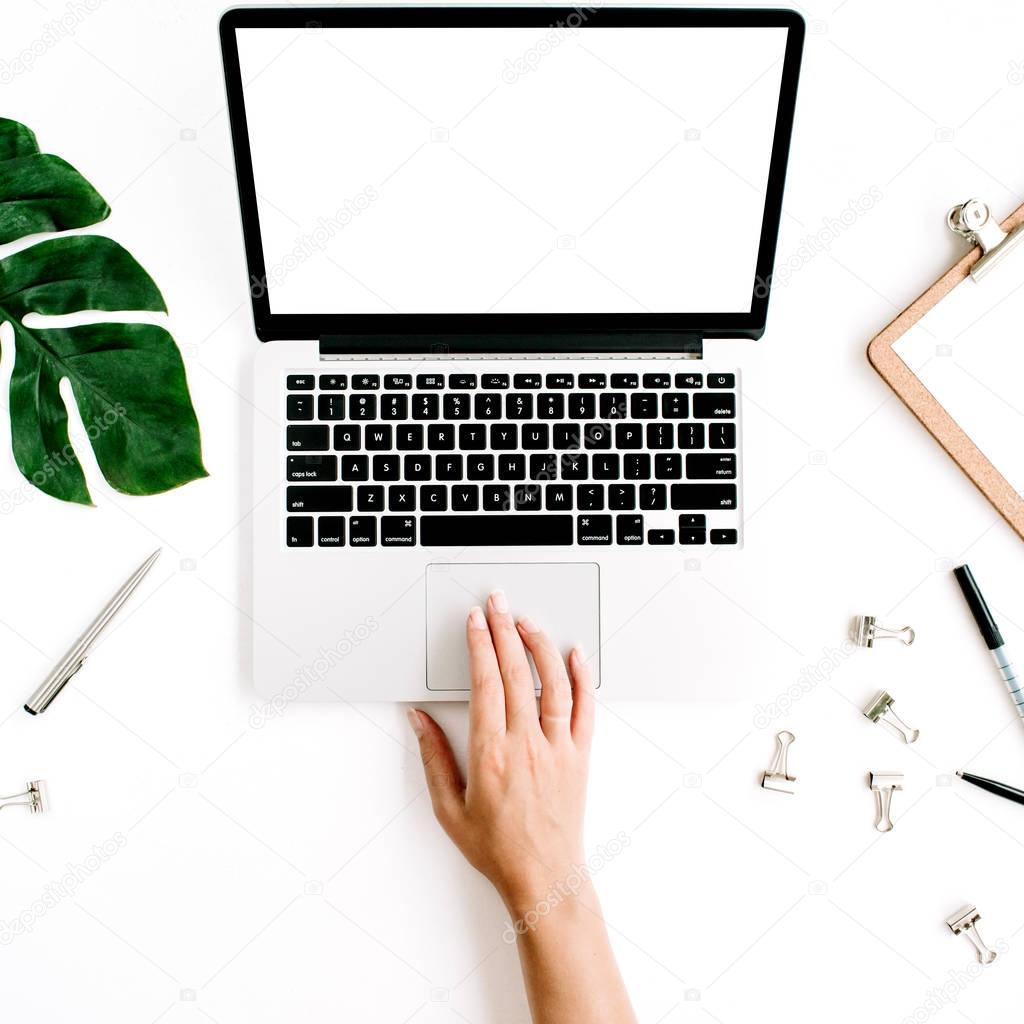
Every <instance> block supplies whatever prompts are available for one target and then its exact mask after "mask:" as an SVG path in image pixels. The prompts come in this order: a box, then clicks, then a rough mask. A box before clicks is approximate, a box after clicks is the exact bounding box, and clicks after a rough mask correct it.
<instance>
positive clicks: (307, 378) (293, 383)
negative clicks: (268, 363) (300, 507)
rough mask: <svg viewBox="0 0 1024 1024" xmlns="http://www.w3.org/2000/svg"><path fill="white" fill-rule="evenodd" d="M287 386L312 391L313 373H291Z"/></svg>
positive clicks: (297, 389) (289, 388)
mask: <svg viewBox="0 0 1024 1024" xmlns="http://www.w3.org/2000/svg"><path fill="white" fill-rule="evenodd" d="M286 386H287V388H288V390H289V391H312V390H313V387H314V382H313V374H311V373H290V374H288V377H287V379H286ZM311 528H312V525H311Z"/></svg>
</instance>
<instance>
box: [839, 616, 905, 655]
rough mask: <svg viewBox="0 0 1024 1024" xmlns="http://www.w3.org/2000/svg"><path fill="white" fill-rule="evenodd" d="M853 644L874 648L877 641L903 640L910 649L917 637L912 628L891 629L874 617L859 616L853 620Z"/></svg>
mask: <svg viewBox="0 0 1024 1024" xmlns="http://www.w3.org/2000/svg"><path fill="white" fill-rule="evenodd" d="M851 635H852V636H853V642H854V643H855V644H857V646H858V647H874V646H875V641H876V640H889V639H893V640H901V641H902V642H903V643H904V644H906V645H907V647H909V646H910V645H911V644H912V643H913V642H914V638H915V636H916V635H917V634H916V633H915V632H914V631H913V630H912V629H911V628H910V626H900V627H899V629H891V628H890V627H889V626H882V625H880V624H879V623H878V622H877V621H876V619H875V617H874V615H858V616H857V617H856V618H855V619H854V620H853V629H852V630H851Z"/></svg>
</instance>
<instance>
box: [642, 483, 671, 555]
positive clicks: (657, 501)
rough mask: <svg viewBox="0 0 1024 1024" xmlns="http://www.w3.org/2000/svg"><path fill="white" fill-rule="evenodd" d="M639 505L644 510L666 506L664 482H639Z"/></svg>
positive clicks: (666, 491)
mask: <svg viewBox="0 0 1024 1024" xmlns="http://www.w3.org/2000/svg"><path fill="white" fill-rule="evenodd" d="M640 507H641V508H642V509H644V510H645V511H653V510H655V509H663V508H668V488H667V487H666V486H665V485H664V484H641V485H640ZM672 543H673V544H674V543H675V541H673V542H672Z"/></svg>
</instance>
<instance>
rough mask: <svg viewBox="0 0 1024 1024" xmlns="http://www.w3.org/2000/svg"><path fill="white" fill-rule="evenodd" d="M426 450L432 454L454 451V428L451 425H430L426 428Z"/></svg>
mask: <svg viewBox="0 0 1024 1024" xmlns="http://www.w3.org/2000/svg"><path fill="white" fill-rule="evenodd" d="M427 448H429V449H430V451H432V452H453V451H455V427H454V426H452V424H451V423H431V424H430V426H429V427H427Z"/></svg>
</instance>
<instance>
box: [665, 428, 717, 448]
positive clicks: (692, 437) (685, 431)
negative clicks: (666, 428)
mask: <svg viewBox="0 0 1024 1024" xmlns="http://www.w3.org/2000/svg"><path fill="white" fill-rule="evenodd" d="M730 426H731V424H730ZM670 429H671V428H670ZM679 447H680V448H683V449H690V450H692V449H694V448H703V447H704V424H703V423H680V424H679Z"/></svg>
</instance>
